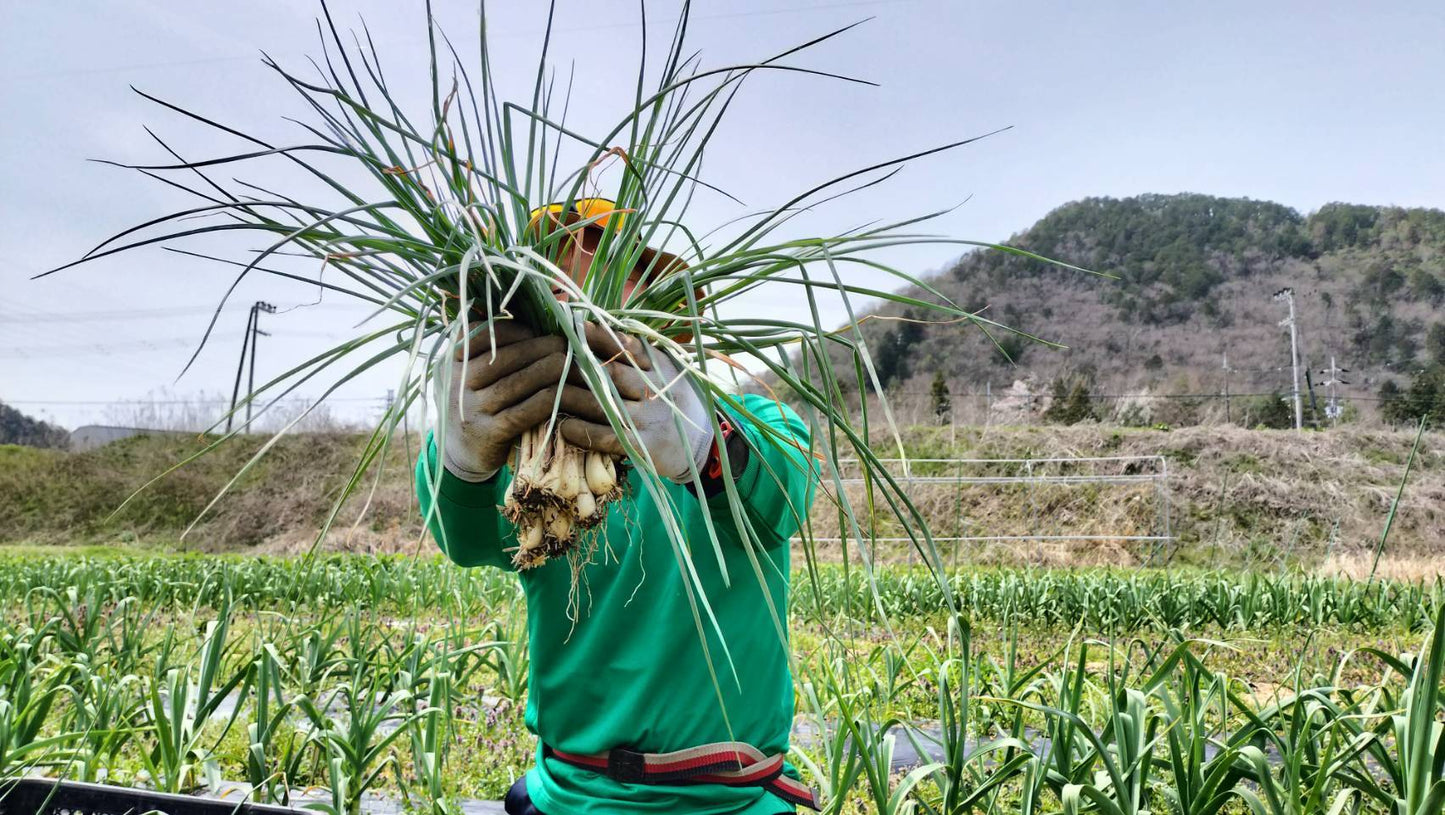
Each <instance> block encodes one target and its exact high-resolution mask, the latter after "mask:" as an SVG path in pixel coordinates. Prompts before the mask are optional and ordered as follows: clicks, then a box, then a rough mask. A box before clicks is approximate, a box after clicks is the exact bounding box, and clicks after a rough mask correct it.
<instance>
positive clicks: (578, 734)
mask: <svg viewBox="0 0 1445 815" xmlns="http://www.w3.org/2000/svg"><path fill="white" fill-rule="evenodd" d="M586 231H587V232H589V233H590V232H591V231H592V230H591V229H590V228H587V229H586ZM584 238H586V239H584V240H581V241H579V244H580V245H579V246H578V247H576V248H575V249H569V250H568V252H569V253H571V256H570V257H568V258H564V261H567V262H564V263H563V264H562V265H563V268H567V265H568V262H570V263H571V264H572V265H574V266H575V265H576V264H577V263H578V262H581V263H584V264H585V262H586V261H587V260H588V259H589V258H588V257H587V256H586V255H587V250H588V249H590V248H591V247H592V246H595V242H594V241H595V237H587V236H584ZM651 260H653V254H652V253H651V251H650V250H649V252H648V253H647V254H645V255H644V258H643V261H640V262H639V268H638V269H637V270H636V272H635V274H640V273H641V271H642V269H643V266H644V264H645V263H646V262H648V261H651ZM494 326H495V329H496V330H495V342H496V345H495V349H494V347H493V346H492V344H491V339H490V337H491V335H490V334H489V333H482V335H481V336H480V337H478V338H477V339H475V340H474V341H473V342H472V344H471V345H470V347H469V348H467V349H466V351H465V353H466V354H467V355H469V357H470V358H469V359H468V360H467V361H466V363H465V371H466V376H467V378H468V381H467V382H466V386H465V387H464V388H462V389H461V396H460V399H459V398H458V396H457V390H455V389H449V390H451V391H452V393H451V394H449V396H448V398H449V401H450V404H449V405H448V410H447V414H448V427H447V428H446V433H445V434H444V439H445V449H443V450H440V451H438V450H437V449H436V444H435V441H434V440H432V441H431V442H430V443H429V444H428V445H427V446H426V448H424V452H423V454H422V455H421V457H420V458H419V460H418V462H417V492H418V495H419V496H420V497H421V503H422V511H423V513H424V515H426V517H428V518H429V522H428V523H429V527H430V530H431V532H432V535H433V537H434V538H435V539H436V541H437V544H438V545H439V546H440V547H441V549H442V551H443V552H445V553H446V555H447V556H448V557H449V558H451V559H452V560H453V561H455V562H456V563H458V564H460V565H462V566H493V567H496V568H499V569H509V570H510V569H511V568H512V565H511V553H510V552H509V550H511V549H514V548H515V547H516V546H517V539H516V530H515V529H514V528H513V526H512V524H510V523H509V522H508V521H506V520H505V519H504V518H503V517H502V515H501V514H500V512H499V511H498V505H500V504H501V503H502V502H503V493H504V490H505V489H506V486H507V482H508V480H509V479H510V478H511V474H510V472H509V470H508V467H507V466H506V462H507V459H508V455H509V453H510V451H511V449H512V447H513V445H514V443H515V442H516V440H517V438H518V436H520V435H521V433H522V432H523V431H525V430H527V429H529V428H531V427H535V426H536V425H538V424H541V423H542V422H544V421H546V420H547V418H548V417H549V416H550V415H551V411H552V406H553V404H554V402H555V401H556V399H557V397H558V392H557V389H558V386H559V385H558V383H559V381H561V379H562V374H563V370H564V365H565V350H564V349H565V346H564V344H563V341H562V339H561V338H558V337H538V336H535V335H534V334H533V333H532V332H531V331H529V330H527V329H525V328H523V327H521V326H519V325H517V324H515V323H508V322H503V321H497V322H496V323H494ZM603 333H604V332H596V333H595V334H594V333H593V332H589V334H588V336H589V343H590V344H591V345H592V346H593V349H594V351H595V352H596V353H597V356H598V358H599V359H603V360H607V359H613V358H619V359H620V358H626V359H630V360H632V362H630V363H629V362H624V361H614V362H611V363H609V365H608V367H609V369H610V372H611V374H612V378H613V381H614V383H616V385H617V389H618V392H619V394H620V395H621V396H622V397H623V399H624V400H625V406H626V408H627V410H628V412H629V414H630V415H631V416H632V419H633V421H634V424H635V426H636V427H637V438H636V439H635V440H634V441H636V442H637V443H638V444H640V445H641V446H642V447H643V448H644V449H646V450H647V451H648V454H649V456H650V457H651V459H652V461H653V462H654V464H655V465H656V467H657V470H658V472H659V473H660V474H661V475H663V476H664V477H666V478H668V479H669V481H668V483H666V484H665V485H664V489H665V491H666V494H667V497H668V498H669V499H670V500H671V502H672V503H673V504H674V505H675V506H676V507H678V508H679V510H680V517H679V520H680V527H681V529H682V530H683V535H684V537H685V538H686V540H687V543H688V545H690V546H691V548H692V562H693V565H694V566H695V568H696V580H697V581H698V582H700V584H701V587H702V590H703V592H705V594H706V598H707V602H708V603H709V604H710V605H711V607H712V610H713V613H714V614H715V616H716V621H717V628H718V629H720V630H721V633H722V637H721V641H720V640H719V637H718V635H717V631H715V630H713V628H712V627H711V624H710V623H706V624H705V625H704V633H703V634H701V635H700V634H699V631H698V628H697V626H696V624H695V618H694V613H695V612H694V608H693V606H692V602H693V601H694V600H696V598H693V600H690V599H689V598H690V590H689V585H688V584H689V582H690V581H692V580H693V579H694V578H692V577H690V576H689V575H687V574H685V573H684V570H683V569H682V568H680V566H679V563H678V558H677V555H676V553H675V552H674V549H673V542H672V541H671V540H670V538H669V536H668V535H667V533H666V531H665V529H664V525H663V522H662V520H661V518H660V515H659V508H658V506H657V504H656V502H655V499H654V497H653V495H652V494H651V493H650V492H649V491H648V490H646V489H644V488H642V486H641V485H640V484H638V483H636V481H637V480H638V479H637V477H636V476H634V479H633V480H634V483H633V484H632V487H631V488H630V489H629V490H628V494H627V496H626V497H625V498H623V499H622V500H620V501H617V502H615V503H614V504H612V506H611V510H610V516H609V518H608V522H607V523H606V524H605V525H604V526H603V527H602V533H601V534H602V535H604V536H605V538H606V539H605V541H599V544H598V548H597V550H596V551H597V552H598V553H599V555H598V556H597V557H595V558H594V561H595V562H592V563H589V564H587V565H586V567H585V574H583V575H582V576H581V580H582V581H583V585H584V586H585V588H584V589H583V591H582V592H581V597H580V600H578V602H579V607H578V609H577V612H576V614H575V615H572V616H575V618H576V619H575V621H574V620H573V619H569V618H568V617H569V615H568V613H567V609H568V603H569V593H570V591H571V589H572V585H573V583H572V573H571V569H570V568H569V564H568V563H567V562H565V561H561V562H559V561H556V560H554V561H551V562H548V563H546V564H545V565H543V566H541V567H538V568H534V569H529V570H526V571H523V572H521V573H519V575H518V576H519V579H520V580H521V581H522V586H523V588H524V590H525V592H526V597H527V612H528V614H527V618H528V633H529V637H530V649H531V675H530V680H529V685H528V687H529V688H530V691H529V693H528V699H527V710H526V723H527V728H528V729H529V730H530V731H531V732H533V733H534V734H536V736H537V738H538V748H537V763H536V766H535V767H534V768H533V769H532V770H531V771H530V772H528V773H527V774H526V776H525V777H523V778H522V779H520V780H519V781H518V782H517V783H516V784H515V785H514V786H513V788H512V790H511V791H510V792H509V793H508V794H507V800H506V811H507V812H508V813H512V815H581V814H582V813H597V815H623V814H624V813H626V815H635V813H658V814H659V815H660V814H661V813H668V814H669V815H777V814H778V813H786V812H793V811H795V805H797V804H803V805H807V806H815V804H814V802H813V799H812V794H811V792H810V791H809V790H808V789H807V788H806V787H804V786H803V785H802V784H801V783H799V782H798V781H797V780H796V779H797V771H796V770H795V769H794V768H793V767H792V766H791V765H789V764H787V763H785V762H784V761H783V756H784V754H786V752H787V750H788V738H789V734H790V732H791V725H792V719H793V680H792V675H791V672H790V670H789V665H788V660H789V653H788V646H787V643H786V642H783V641H781V640H780V638H779V636H778V629H777V625H776V623H775V621H774V618H773V615H772V613H771V612H770V610H769V604H768V602H767V601H766V600H765V599H764V597H763V592H764V591H766V592H767V593H768V595H770V596H771V599H772V607H773V608H775V609H777V613H778V615H779V616H780V617H781V618H782V622H783V625H784V626H786V625H787V617H786V615H787V606H788V576H789V539H790V538H791V537H792V535H793V534H794V533H795V532H796V530H797V528H798V524H799V521H800V519H801V516H802V515H803V514H804V513H806V512H807V508H808V506H809V504H810V502H811V499H812V479H811V478H810V477H809V475H808V472H807V469H808V467H807V462H806V453H805V452H804V451H805V450H807V449H808V448H809V433H808V429H807V427H806V426H804V424H803V423H802V421H801V420H800V419H799V418H798V416H797V414H795V413H794V412H793V411H792V410H791V409H789V408H787V407H786V406H783V405H782V404H780V403H778V402H775V401H774V400H772V399H769V398H766V397H762V396H756V395H745V396H743V397H741V399H742V401H743V403H744V405H745V407H746V409H747V411H748V412H749V413H751V414H752V416H753V418H755V419H757V420H758V421H761V422H765V423H767V424H768V425H770V426H771V428H772V429H773V430H774V431H776V432H777V433H779V434H782V436H783V437H784V438H788V439H791V440H792V441H793V442H794V443H795V444H784V443H780V442H779V441H778V439H777V437H775V436H773V435H771V434H767V433H765V432H763V431H762V430H760V429H759V428H758V427H757V426H755V425H754V424H753V423H751V422H749V421H747V420H745V419H744V418H743V417H742V416H738V415H732V414H731V413H729V412H728V411H726V410H724V411H723V413H721V414H720V415H719V417H718V418H719V420H720V425H721V426H722V427H723V428H724V430H723V433H722V435H723V437H724V438H721V439H717V438H714V435H715V433H714V431H713V429H712V428H713V425H712V422H711V421H709V419H708V417H707V414H706V408H705V407H704V406H703V401H702V399H701V397H700V396H699V395H698V394H697V393H696V392H695V391H694V390H693V388H692V387H691V386H690V385H685V384H684V385H682V386H677V385H674V386H673V387H671V388H670V389H669V390H668V395H669V397H670V398H671V399H672V400H673V402H674V404H675V405H676V407H677V408H678V409H679V410H681V411H683V412H684V413H685V414H686V415H687V416H688V417H689V418H690V419H692V421H690V422H682V423H681V424H682V425H685V426H686V430H685V432H683V433H680V432H679V430H678V424H679V423H677V422H674V420H673V418H672V417H673V410H672V408H669V407H667V406H665V405H664V404H663V403H662V402H661V400H657V399H654V398H650V395H651V390H650V388H649V385H650V384H654V383H659V382H666V381H670V380H671V379H672V378H673V377H675V376H676V373H677V370H676V366H675V364H674V363H673V362H672V361H671V360H669V359H667V358H666V357H665V356H663V355H662V354H660V353H659V352H657V351H656V349H646V348H643V347H641V345H640V344H634V345H631V346H630V347H629V348H628V349H627V350H628V351H629V352H630V353H628V354H625V355H620V354H619V353H618V351H619V349H618V347H617V346H616V344H615V341H613V340H610V339H608V338H606V337H604V336H603ZM628 342H629V343H631V342H633V341H632V340H631V339H630V338H629V340H628ZM494 350H495V353H493V351H494ZM458 356H459V357H460V354H459V355H458ZM452 364H453V365H454V366H455V371H454V376H453V378H452V381H453V382H456V381H459V378H460V377H461V375H462V370H463V362H462V360H461V359H460V358H458V359H456V360H454V361H453V363H452ZM634 365H636V366H640V367H634ZM685 382H686V380H684V383H685ZM561 405H562V413H563V414H564V415H566V416H568V417H569V418H566V419H564V420H562V422H561V425H560V427H559V431H560V432H561V433H562V434H563V435H564V437H566V438H567V440H568V441H570V442H572V443H573V444H576V445H578V446H581V447H584V448H587V449H594V450H599V451H602V452H607V453H612V454H617V455H620V454H621V452H622V448H621V445H620V443H619V442H618V439H617V438H616V436H615V435H613V433H612V431H611V430H610V428H608V426H607V425H606V423H605V419H604V418H603V415H602V414H601V412H600V407H599V406H598V405H597V404H596V402H595V399H594V398H593V397H592V394H591V393H590V392H589V391H587V390H586V389H585V388H583V387H581V386H579V385H572V384H568V385H564V386H563V387H562V394H561ZM684 435H685V437H684ZM719 445H722V446H723V447H724V448H725V449H726V451H727V459H728V461H729V464H730V468H731V470H732V474H733V475H734V477H735V479H736V486H737V491H738V494H739V495H740V496H741V497H742V499H743V501H744V504H745V513H746V517H747V519H748V522H749V524H750V526H751V529H752V531H753V534H754V535H755V536H756V537H757V538H759V539H760V540H761V542H762V544H763V548H762V549H761V550H760V551H756V552H755V556H756V557H757V558H758V560H759V562H760V565H761V567H762V571H763V573H764V575H765V579H766V586H763V585H759V582H758V580H757V579H756V578H755V576H754V575H755V574H756V573H755V571H754V567H753V565H752V562H751V561H750V558H749V554H748V552H747V551H746V549H745V547H746V546H748V544H747V543H745V536H744V535H743V534H741V533H740V532H739V530H738V528H737V522H736V519H735V517H734V515H733V513H732V511H731V510H730V509H729V506H728V499H727V496H726V494H725V493H724V491H723V490H724V487H723V485H722V478H723V474H722V472H721V468H720V456H719V453H718V446H719ZM795 445H796V446H795ZM438 456H440V457H441V464H442V466H441V467H440V468H438V466H437V457H438ZM693 466H695V467H696V468H697V471H698V472H700V473H702V474H703V476H702V481H703V483H702V487H703V490H704V494H705V495H707V496H708V497H707V498H706V500H699V498H698V496H697V493H696V486H697V485H694V484H692V483H691V479H690V475H689V474H690V473H691V472H692V467H693ZM438 472H439V476H438V475H437V474H438ZM438 477H439V479H440V482H439V483H436V482H435V479H437V478H438ZM434 494H435V495H436V501H435V504H436V506H435V507H434V508H433V506H432V503H433V501H432V496H433V495H434ZM705 516H709V517H710V519H711V522H712V526H713V528H714V530H715V533H716V535H717V538H718V540H719V541H720V542H721V544H722V545H723V548H724V559H725V562H726V566H727V574H728V575H729V576H730V578H731V584H730V585H726V584H725V583H724V580H723V574H722V570H721V568H720V567H719V565H718V563H717V558H716V556H715V555H714V552H713V546H712V544H711V539H710V538H709V536H708V532H707V520H706V518H705ZM604 552H610V553H611V555H609V556H607V557H603V556H602V555H601V554H600V553H604ZM704 639H705V640H706V650H704V642H703V641H704ZM725 654H726V655H730V658H731V660H730V662H729V656H725Z"/></svg>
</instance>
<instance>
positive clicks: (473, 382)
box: [433, 320, 650, 482]
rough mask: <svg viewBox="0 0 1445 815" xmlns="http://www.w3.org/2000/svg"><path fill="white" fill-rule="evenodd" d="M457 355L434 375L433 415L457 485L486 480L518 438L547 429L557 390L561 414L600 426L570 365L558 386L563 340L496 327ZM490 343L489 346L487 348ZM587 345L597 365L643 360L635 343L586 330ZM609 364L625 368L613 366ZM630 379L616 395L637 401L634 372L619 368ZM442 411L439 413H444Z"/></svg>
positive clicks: (641, 388) (639, 391)
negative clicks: (436, 416) (438, 420)
mask: <svg viewBox="0 0 1445 815" xmlns="http://www.w3.org/2000/svg"><path fill="white" fill-rule="evenodd" d="M474 333H476V336H474V337H472V338H471V340H470V341H469V342H468V343H467V344H466V345H465V346H464V347H460V348H458V349H457V351H456V352H455V353H454V354H453V355H452V356H451V358H450V359H449V360H447V361H445V362H444V363H442V365H445V366H446V367H445V369H440V368H441V366H438V368H439V369H440V370H436V371H435V372H434V374H433V380H434V383H435V387H436V400H437V410H438V413H439V414H442V417H441V426H442V429H443V432H442V437H443V438H442V463H443V465H444V466H445V467H446V469H447V471H448V472H450V473H451V474H452V475H454V476H456V477H457V478H460V479H462V480H463V481H472V482H481V481H487V480H489V479H491V478H492V477H493V476H495V475H496V474H497V471H498V470H500V469H501V468H502V465H504V464H506V463H507V458H508V457H509V456H510V455H511V452H512V448H513V447H514V446H515V445H516V443H517V439H518V438H519V437H520V436H521V435H522V433H524V432H526V431H527V430H530V429H531V428H533V427H536V426H537V425H540V424H542V423H543V422H546V421H547V420H548V419H549V418H551V416H552V406H553V405H554V404H555V403H556V402H557V392H558V389H559V388H560V389H561V393H562V399H561V412H562V413H564V414H567V415H570V416H578V417H581V418H583V419H585V420H587V421H589V422H603V423H605V422H606V421H607V416H606V414H605V413H604V412H603V411H602V406H601V405H600V404H598V402H597V399H596V397H595V396H593V394H592V392H591V391H590V390H588V389H587V387H586V382H585V380H584V379H583V378H582V376H581V373H580V372H579V371H578V370H577V367H576V365H573V366H572V367H571V370H570V371H568V377H567V379H568V381H567V382H566V383H564V382H563V381H562V374H563V370H564V368H565V367H566V363H567V341H566V340H565V339H563V338H562V337H559V336H541V337H539V336H537V334H536V332H534V331H533V330H531V329H529V328H527V327H526V326H523V325H520V324H518V323H515V322H511V321H505V320H497V321H495V322H493V324H492V327H491V330H490V331H488V330H486V328H485V327H483V328H481V329H480V330H478V331H476V332H474ZM493 337H495V343H494V342H493ZM587 341H588V345H589V346H591V348H592V352H593V353H594V354H596V355H597V357H598V359H601V360H616V359H632V360H634V361H635V362H636V363H637V365H640V366H643V368H646V367H647V366H649V365H650V360H648V359H647V358H646V356H644V355H643V354H642V353H641V349H642V344H641V343H640V342H638V341H636V340H635V339H633V338H630V337H625V338H621V341H622V343H623V345H619V344H618V338H617V337H614V336H612V335H610V334H608V333H607V332H604V331H602V330H600V329H599V328H598V327H597V326H592V325H589V326H587ZM611 364H612V365H623V364H624V363H618V362H613V363H611ZM625 367H626V369H627V370H628V371H629V372H632V376H631V378H629V379H628V380H627V381H626V382H624V383H623V384H622V385H619V388H618V390H619V393H621V395H622V396H623V398H624V400H626V399H639V398H641V397H642V396H643V394H644V392H645V389H646V386H645V383H643V382H642V381H641V377H642V371H641V369H639V368H637V367H634V366H633V365H631V364H626V366H625ZM443 408H445V409H443Z"/></svg>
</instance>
